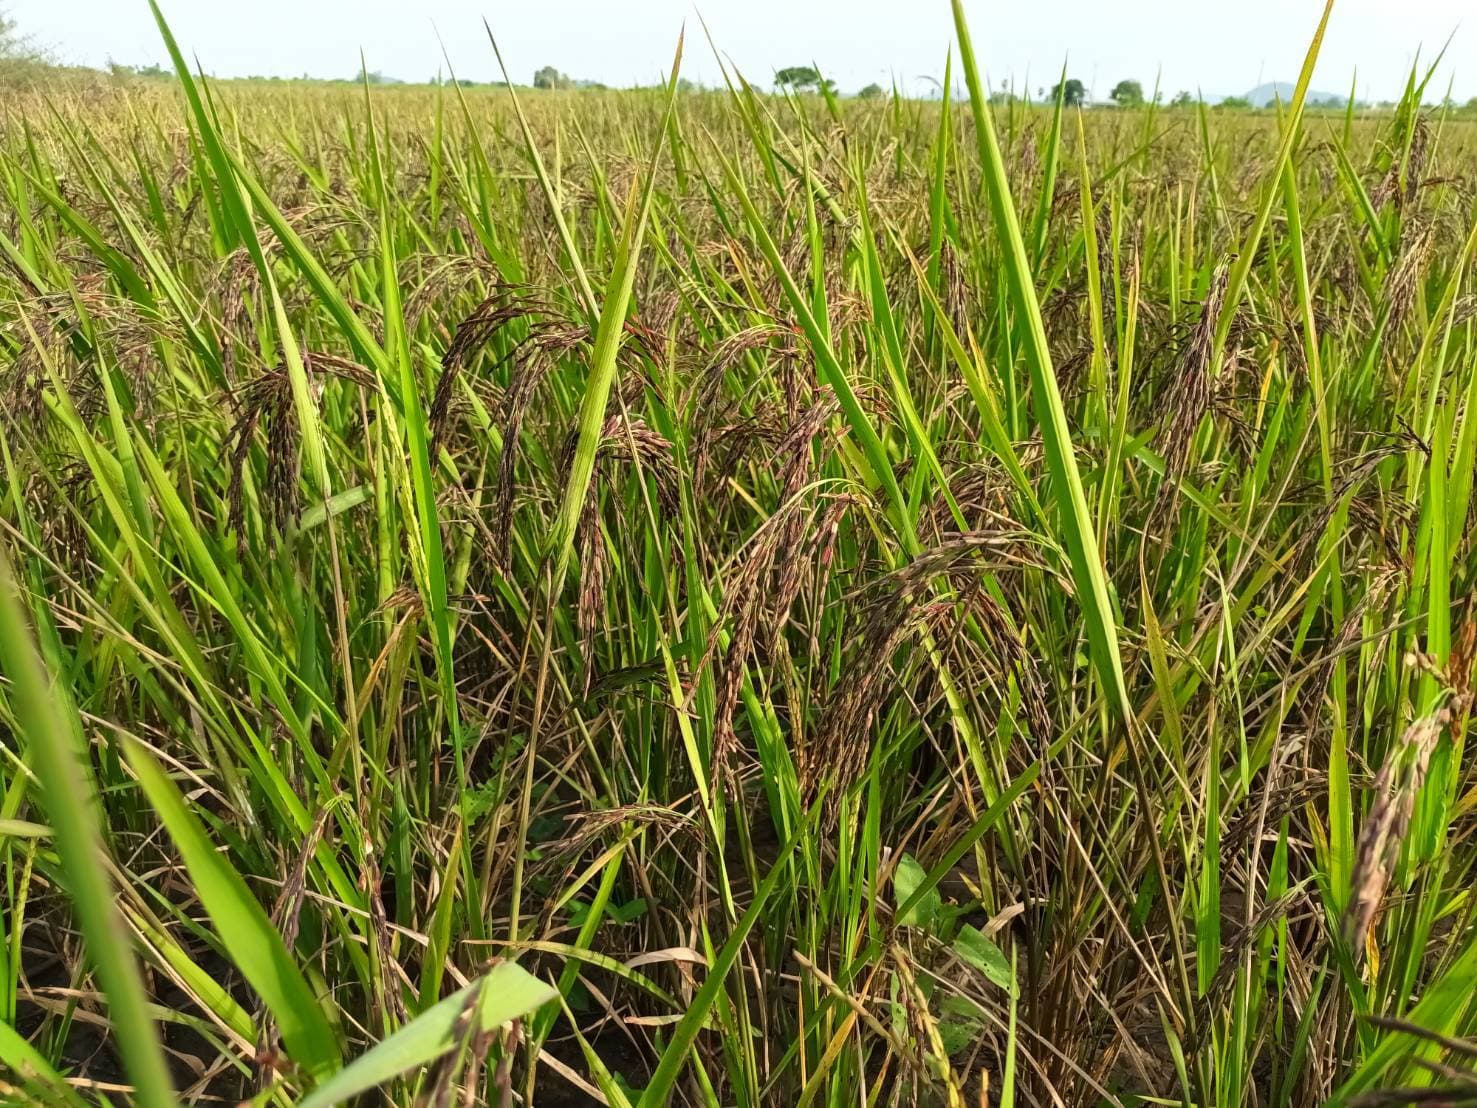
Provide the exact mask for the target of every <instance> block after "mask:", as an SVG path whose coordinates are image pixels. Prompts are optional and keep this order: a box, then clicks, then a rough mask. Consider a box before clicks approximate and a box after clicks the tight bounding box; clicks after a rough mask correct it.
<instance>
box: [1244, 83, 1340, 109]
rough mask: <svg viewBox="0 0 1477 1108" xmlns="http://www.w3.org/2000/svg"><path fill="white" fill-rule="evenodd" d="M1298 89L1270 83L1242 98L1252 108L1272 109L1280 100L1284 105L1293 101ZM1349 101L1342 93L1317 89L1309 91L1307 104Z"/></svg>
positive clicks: (1260, 86)
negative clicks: (1249, 103) (1248, 101)
mask: <svg viewBox="0 0 1477 1108" xmlns="http://www.w3.org/2000/svg"><path fill="white" fill-rule="evenodd" d="M1296 87H1297V86H1296V85H1293V84H1291V83H1290V82H1288V81H1269V82H1268V83H1267V84H1265V85H1257V87H1256V88H1254V89H1252V90H1251V91H1250V92H1246V93H1242V96H1243V97H1244V98H1245V99H1247V100H1250V101H1251V106H1252V107H1254V108H1266V107H1270V106H1271V105H1272V104H1273V102H1275V101H1276V100H1278V99H1281V101H1282V102H1283V103H1284V104H1286V103H1288V102H1289V101H1291V100H1292V94H1293V91H1294V90H1295V89H1296ZM1348 99H1349V98H1348V97H1347V96H1345V95H1341V94H1340V93H1336V92H1319V91H1317V90H1316V89H1309V90H1308V99H1307V103H1309V104H1321V103H1324V102H1326V101H1333V102H1334V103H1335V104H1343V103H1345V102H1347V101H1348Z"/></svg>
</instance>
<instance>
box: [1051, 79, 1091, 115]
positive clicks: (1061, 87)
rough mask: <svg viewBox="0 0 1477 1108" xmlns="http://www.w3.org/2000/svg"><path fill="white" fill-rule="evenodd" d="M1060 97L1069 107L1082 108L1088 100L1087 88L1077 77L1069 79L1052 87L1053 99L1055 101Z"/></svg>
mask: <svg viewBox="0 0 1477 1108" xmlns="http://www.w3.org/2000/svg"><path fill="white" fill-rule="evenodd" d="M1058 96H1060V97H1061V100H1062V103H1063V104H1065V105H1066V106H1067V107H1069V108H1080V107H1081V106H1082V105H1083V103H1085V102H1086V100H1087V86H1086V85H1084V84H1083V83H1082V82H1081V81H1079V80H1077V78H1076V77H1069V78H1067V79H1066V80H1065V81H1058V82H1057V83H1056V84H1054V85H1052V86H1051V98H1052V99H1053V100H1055V99H1056V98H1057V97H1058Z"/></svg>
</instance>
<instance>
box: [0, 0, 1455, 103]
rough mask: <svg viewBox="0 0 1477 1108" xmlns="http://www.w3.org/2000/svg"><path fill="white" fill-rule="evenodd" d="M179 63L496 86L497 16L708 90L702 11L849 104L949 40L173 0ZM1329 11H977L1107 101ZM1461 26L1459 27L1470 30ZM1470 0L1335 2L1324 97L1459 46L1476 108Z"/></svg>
mask: <svg viewBox="0 0 1477 1108" xmlns="http://www.w3.org/2000/svg"><path fill="white" fill-rule="evenodd" d="M162 2H163V6H164V10H165V14H166V16H167V17H168V18H169V20H170V22H171V25H172V26H173V28H174V31H175V34H176V36H177V37H178V38H179V40H180V42H181V44H182V45H183V46H184V47H185V49H186V51H187V52H193V53H194V54H196V55H198V57H199V58H200V61H201V64H202V65H203V66H204V67H205V69H206V70H207V71H208V72H213V73H219V74H222V75H230V76H235V75H243V74H266V75H280V76H296V75H299V74H302V73H304V72H307V73H311V74H313V75H314V76H339V75H348V74H351V73H353V72H354V71H356V70H357V68H358V59H359V51H360V49H361V48H362V49H363V51H364V53H365V56H366V57H367V58H368V61H369V66H370V68H371V69H377V70H381V71H383V72H385V73H387V74H390V75H391V76H396V77H401V78H405V79H411V80H425V79H426V78H428V77H429V76H431V75H432V74H434V73H435V72H436V70H437V69H438V67H440V66H441V64H442V61H441V49H440V46H439V45H438V42H437V38H436V30H437V29H439V30H440V33H441V35H442V37H443V38H444V39H445V41H446V45H447V50H448V52H449V53H450V55H451V59H452V62H453V64H454V65H455V66H456V69H457V71H458V73H459V75H462V76H465V77H469V78H473V79H478V80H486V79H488V78H490V77H492V76H493V75H494V73H495V68H494V62H493V59H492V53H491V50H490V49H489V48H488V46H487V40H486V37H485V35H484V33H483V30H482V23H481V19H482V17H483V16H484V15H485V16H486V17H487V19H488V20H489V22H490V23H491V24H492V27H493V30H494V32H495V33H496V34H497V36H498V41H499V44H500V45H501V46H502V48H503V54H504V57H505V58H507V60H508V63H509V66H510V68H511V69H512V70H513V73H514V77H515V79H518V80H522V81H527V80H529V79H530V78H531V77H532V74H533V71H534V69H535V68H537V67H538V66H540V65H545V64H548V65H554V66H557V67H558V68H560V69H561V70H564V71H565V72H567V73H570V74H571V75H573V76H575V77H583V78H589V79H594V80H600V81H604V82H606V83H608V84H630V83H633V82H636V81H643V82H644V81H650V80H651V79H652V78H653V77H654V76H655V75H656V74H658V73H659V72H661V71H662V70H664V69H665V68H666V66H667V65H668V64H669V63H670V60H671V55H672V47H673V44H674V43H675V40H676V37H677V32H678V29H679V28H680V27H681V26H682V24H683V21H684V20H685V21H686V22H687V25H688V50H687V55H686V58H687V60H686V63H685V65H684V72H685V73H686V74H687V75H688V76H690V77H693V78H694V79H697V80H701V81H705V82H707V83H713V82H715V81H716V80H717V68H716V66H715V63H714V62H713V58H712V54H711V52H710V50H709V48H708V46H707V43H706V42H705V41H704V39H703V37H702V31H701V26H700V25H699V23H698V19H697V15H698V13H699V12H701V13H702V16H703V18H705V19H706V20H707V23H708V26H709V27H710V28H711V30H712V32H713V36H714V39H715V40H716V42H717V44H718V46H719V48H720V49H721V50H722V51H723V52H724V53H725V54H726V55H727V56H729V57H730V58H731V59H732V60H733V61H734V62H735V63H736V64H737V65H738V66H739V68H740V69H742V70H743V72H744V73H745V74H746V75H747V76H748V77H749V78H750V79H751V80H755V81H765V82H767V80H768V78H769V77H770V75H771V74H772V73H773V71H774V70H775V69H776V68H779V67H782V66H786V65H794V64H803V63H807V62H809V61H812V60H814V61H816V62H818V63H819V65H820V67H821V69H822V71H823V72H825V73H827V74H828V75H829V76H831V77H833V78H834V79H835V80H836V81H837V82H838V83H839V85H840V87H841V88H842V89H843V90H846V91H849V90H854V89H856V88H858V87H860V86H861V85H864V84H866V83H868V82H871V81H877V82H879V83H881V84H883V85H886V84H888V83H889V81H890V79H891V76H892V75H896V76H897V78H898V79H899V80H900V81H902V82H903V83H904V84H905V85H906V86H907V87H910V88H922V87H923V86H922V85H921V84H919V83H918V82H917V80H916V79H917V78H918V77H919V76H920V75H924V74H933V75H940V74H941V73H942V69H943V59H944V53H945V50H946V49H947V48H948V46H949V45H950V43H951V41H952V26H951V22H950V15H949V5H948V3H947V0H705V2H703V3H700V4H697V5H694V4H693V3H692V0H162ZM0 7H4V8H7V9H8V10H9V12H10V14H11V15H12V17H13V18H15V19H16V21H17V22H18V23H19V24H20V25H21V27H22V28H23V29H25V30H26V31H28V32H30V33H31V34H33V35H34V36H35V37H36V38H37V39H39V40H40V41H42V42H44V43H47V44H49V45H51V46H52V47H54V48H55V49H56V50H57V52H58V53H60V54H61V55H62V56H63V57H64V58H67V59H69V60H72V61H76V62H80V63H84V64H92V65H101V64H102V63H104V62H105V61H106V60H107V59H108V58H110V57H111V58H113V59H115V60H117V61H120V62H127V63H145V62H153V61H162V60H163V59H164V52H163V48H162V46H161V45H160V42H159V36H158V33H157V31H156V30H155V28H154V26H153V22H152V19H151V17H150V15H149V11H148V5H147V4H146V3H145V0H0ZM1321 8H1322V0H1117V2H1114V0H966V11H967V12H968V14H969V16H970V25H971V28H972V30H973V34H974V39H975V46H976V49H977V51H978V52H979V53H980V55H981V57H982V60H983V64H984V65H985V66H986V67H987V70H988V73H989V76H990V77H991V79H992V80H993V82H994V83H995V84H997V85H998V84H999V82H1000V81H1001V80H1002V79H1009V78H1014V79H1015V80H1016V82H1017V83H1018V84H1019V83H1023V82H1025V81H1026V80H1027V77H1028V75H1029V83H1030V86H1031V87H1032V88H1033V89H1034V88H1036V87H1039V86H1042V85H1049V84H1051V83H1052V81H1053V80H1054V78H1055V74H1056V72H1057V70H1058V69H1059V67H1060V65H1061V63H1062V60H1063V58H1064V57H1065V58H1067V59H1068V62H1069V68H1070V70H1071V73H1072V75H1073V76H1076V77H1079V78H1081V79H1082V80H1083V81H1084V82H1086V83H1088V84H1089V85H1090V86H1093V87H1094V88H1095V90H1096V92H1097V93H1098V94H1099V95H1106V93H1107V90H1108V89H1109V88H1111V87H1112V85H1113V83H1114V82H1116V81H1117V80H1119V79H1120V78H1122V77H1136V78H1138V79H1139V80H1141V81H1142V82H1143V83H1144V86H1145V88H1146V89H1148V88H1151V87H1152V85H1153V82H1154V78H1155V73H1156V71H1159V70H1161V69H1162V73H1163V79H1162V80H1163V87H1164V88H1165V90H1166V92H1167V93H1168V94H1170V95H1172V94H1173V93H1174V92H1176V91H1177V90H1179V89H1188V90H1191V91H1193V90H1195V89H1197V88H1199V89H1201V90H1203V91H1204V92H1205V93H1206V95H1208V96H1214V95H1223V94H1234V93H1240V92H1244V91H1245V90H1247V89H1249V88H1251V87H1252V86H1253V85H1256V84H1258V83H1259V82H1260V81H1264V80H1265V81H1271V80H1293V79H1295V78H1296V76H1297V71H1298V68H1299V65H1300V63H1301V60H1302V57H1303V53H1304V51H1305V49H1306V46H1307V42H1308V39H1309V37H1310V36H1311V34H1312V31H1313V28H1314V26H1315V25H1316V23H1317V18H1318V13H1319V11H1320V10H1321ZM1464 15H1465V16H1466V17H1467V24H1468V25H1466V26H1463V25H1462V17H1463V16H1464ZM1473 23H1477V3H1474V0H1337V2H1336V4H1335V7H1334V14H1333V23H1332V25H1331V28H1330V31H1329V35H1328V38H1327V41H1326V42H1325V44H1324V49H1323V59H1322V62H1321V64H1320V65H1319V68H1318V75H1317V78H1316V80H1315V87H1317V88H1319V89H1323V90H1325V91H1330V92H1336V93H1343V92H1345V91H1347V89H1348V87H1349V82H1350V78H1351V76H1352V74H1353V72H1354V70H1355V68H1356V67H1357V69H1358V72H1359V89H1360V95H1361V96H1367V97H1370V98H1373V99H1385V98H1390V97H1394V96H1395V95H1397V94H1398V92H1399V89H1400V86H1401V84H1402V82H1403V79H1404V75H1405V72H1406V70H1407V69H1408V67H1409V65H1410V62H1411V60H1412V58H1413V57H1414V55H1415V52H1416V50H1417V49H1422V50H1423V56H1434V54H1435V52H1436V51H1437V50H1439V49H1440V47H1441V45H1442V43H1444V42H1445V41H1446V38H1447V36H1448V35H1451V34H1452V33H1453V32H1455V35H1456V37H1455V39H1454V40H1453V42H1452V45H1451V48H1450V50H1449V52H1448V54H1447V59H1448V60H1447V64H1446V65H1445V66H1444V67H1443V69H1442V70H1441V75H1440V76H1439V77H1438V78H1437V80H1436V82H1434V84H1433V91H1435V92H1436V93H1437V94H1438V95H1440V94H1442V93H1444V92H1445V89H1446V85H1447V81H1448V78H1449V79H1450V80H1452V81H1453V82H1454V86H1453V87H1454V91H1455V93H1456V95H1457V96H1458V98H1459V99H1462V100H1466V99H1467V98H1468V97H1471V96H1474V95H1477V27H1473V26H1472V25H1471V24H1473Z"/></svg>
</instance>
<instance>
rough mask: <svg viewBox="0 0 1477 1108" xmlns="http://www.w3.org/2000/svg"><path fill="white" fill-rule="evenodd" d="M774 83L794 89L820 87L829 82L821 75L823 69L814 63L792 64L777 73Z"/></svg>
mask: <svg viewBox="0 0 1477 1108" xmlns="http://www.w3.org/2000/svg"><path fill="white" fill-rule="evenodd" d="M774 83H775V85H776V86H784V87H786V88H792V89H803V88H814V89H818V88H820V87H821V86H822V85H823V84H827V83H828V82H827V81H826V79H825V78H824V77H822V76H821V71H820V70H819V69H817V68H816V67H815V66H813V65H792V66H787V67H786V68H784V69H781V70H780V71H779V72H778V73H776V74H775V75H774Z"/></svg>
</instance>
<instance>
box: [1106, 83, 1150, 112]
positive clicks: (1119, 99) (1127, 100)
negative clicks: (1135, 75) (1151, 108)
mask: <svg viewBox="0 0 1477 1108" xmlns="http://www.w3.org/2000/svg"><path fill="white" fill-rule="evenodd" d="M1108 95H1109V96H1110V97H1112V99H1113V103H1115V104H1117V105H1118V106H1119V107H1120V108H1137V107H1140V106H1141V105H1142V104H1143V102H1144V86H1143V85H1141V84H1139V83H1138V82H1137V81H1126V80H1125V81H1119V82H1118V83H1117V84H1116V85H1114V86H1113V91H1112V92H1110V93H1108Z"/></svg>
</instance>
